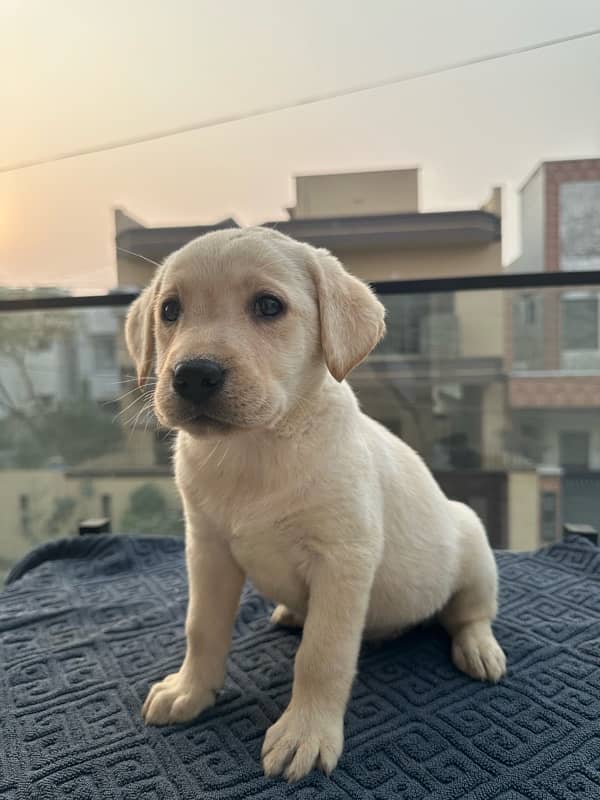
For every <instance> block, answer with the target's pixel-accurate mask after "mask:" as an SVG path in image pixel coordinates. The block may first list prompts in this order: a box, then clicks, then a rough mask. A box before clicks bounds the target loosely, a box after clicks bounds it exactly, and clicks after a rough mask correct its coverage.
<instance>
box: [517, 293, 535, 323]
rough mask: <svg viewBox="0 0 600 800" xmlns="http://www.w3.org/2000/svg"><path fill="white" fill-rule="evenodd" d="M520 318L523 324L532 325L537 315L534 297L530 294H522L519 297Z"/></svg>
mask: <svg viewBox="0 0 600 800" xmlns="http://www.w3.org/2000/svg"><path fill="white" fill-rule="evenodd" d="M520 301H521V318H522V320H523V322H524V323H525V325H533V324H534V323H535V321H536V317H537V313H536V311H537V308H536V306H537V303H536V298H535V296H534V295H532V294H524V295H522V296H521V297H520Z"/></svg>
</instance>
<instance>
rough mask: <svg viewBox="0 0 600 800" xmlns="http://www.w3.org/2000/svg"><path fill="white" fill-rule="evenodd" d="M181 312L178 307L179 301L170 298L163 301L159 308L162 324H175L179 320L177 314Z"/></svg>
mask: <svg viewBox="0 0 600 800" xmlns="http://www.w3.org/2000/svg"><path fill="white" fill-rule="evenodd" d="M180 311H181V307H180V305H179V300H175V299H174V298H171V299H170V300H165V302H164V303H163V304H162V306H161V308H160V316H161V319H162V320H163V322H176V321H177V319H178V318H179V312H180Z"/></svg>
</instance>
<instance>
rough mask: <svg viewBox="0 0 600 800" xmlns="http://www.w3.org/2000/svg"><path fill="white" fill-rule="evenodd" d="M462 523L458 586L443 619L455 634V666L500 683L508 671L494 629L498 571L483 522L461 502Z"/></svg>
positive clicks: (450, 631)
mask: <svg viewBox="0 0 600 800" xmlns="http://www.w3.org/2000/svg"><path fill="white" fill-rule="evenodd" d="M452 506H453V507H454V509H455V512H456V514H457V516H458V520H459V526H460V543H461V554H460V565H461V569H460V572H459V576H458V581H457V588H456V591H455V593H454V594H453V595H452V597H451V598H450V600H449V602H448V604H447V605H446V607H445V608H444V609H443V610H442V611H441V613H440V615H439V619H440V621H441V623H442V624H443V625H444V627H445V628H446V630H447V631H448V633H449V634H450V636H451V637H452V660H453V661H454V664H455V666H456V667H457V668H458V669H459V670H461V671H462V672H465V673H466V674H467V675H470V676H471V677H472V678H477V679H478V680H482V681H483V680H487V681H492V682H493V683H496V682H497V681H499V680H500V678H501V677H502V676H503V675H504V673H505V672H506V657H505V655H504V653H503V651H502V648H501V647H500V645H499V644H498V642H497V641H496V638H495V636H494V634H493V632H492V625H491V623H492V620H493V619H494V617H495V616H496V606H497V600H496V597H497V583H498V578H497V570H496V562H495V560H494V556H493V554H492V551H491V549H490V546H489V544H488V541H487V536H486V533H485V530H484V528H483V525H482V524H481V522H480V520H479V518H478V517H477V515H476V514H475V513H474V512H473V511H472V510H471V509H470V508H468V507H467V506H464V505H462V504H461V503H452Z"/></svg>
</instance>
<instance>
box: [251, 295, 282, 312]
mask: <svg viewBox="0 0 600 800" xmlns="http://www.w3.org/2000/svg"><path fill="white" fill-rule="evenodd" d="M282 312H283V303H282V302H281V300H278V299H277V298H276V297H273V295H272V294H261V295H259V296H258V297H257V298H256V300H255V301H254V313H255V314H256V316H257V317H277V316H278V315H279V314H281V313H282Z"/></svg>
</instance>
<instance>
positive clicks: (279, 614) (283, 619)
mask: <svg viewBox="0 0 600 800" xmlns="http://www.w3.org/2000/svg"><path fill="white" fill-rule="evenodd" d="M271 622H272V623H273V625H281V626H282V627H284V628H301V627H302V626H303V625H304V620H303V619H300V617H299V616H297V615H296V614H294V612H293V611H290V610H289V608H288V607H287V606H284V605H283V603H280V604H279V605H278V606H277V607H276V608H275V610H274V611H273V613H272V614H271Z"/></svg>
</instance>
